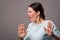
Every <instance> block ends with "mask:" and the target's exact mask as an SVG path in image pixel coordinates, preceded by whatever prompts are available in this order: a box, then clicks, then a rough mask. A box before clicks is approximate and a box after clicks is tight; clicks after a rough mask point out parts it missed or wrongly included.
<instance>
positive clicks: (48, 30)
mask: <svg viewBox="0 0 60 40" xmlns="http://www.w3.org/2000/svg"><path fill="white" fill-rule="evenodd" d="M28 17H29V20H30V21H31V23H30V24H29V25H28V28H27V30H26V31H24V24H20V25H19V26H18V35H19V37H20V40H52V38H55V39H56V40H60V32H59V31H58V29H57V28H56V26H55V24H54V23H53V22H52V21H51V20H45V15H44V8H43V6H42V4H41V3H39V2H35V3H32V4H31V5H29V7H28Z"/></svg>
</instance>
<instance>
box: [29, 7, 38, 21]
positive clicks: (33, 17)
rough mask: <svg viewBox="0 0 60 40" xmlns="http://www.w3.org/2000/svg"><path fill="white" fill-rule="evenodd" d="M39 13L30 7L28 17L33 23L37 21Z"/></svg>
mask: <svg viewBox="0 0 60 40" xmlns="http://www.w3.org/2000/svg"><path fill="white" fill-rule="evenodd" d="M37 16H38V13H37V12H36V11H34V10H33V9H32V8H31V7H28V17H29V20H30V21H31V22H34V21H36V18H37Z"/></svg>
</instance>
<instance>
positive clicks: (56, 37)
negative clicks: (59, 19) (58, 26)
mask: <svg viewBox="0 0 60 40" xmlns="http://www.w3.org/2000/svg"><path fill="white" fill-rule="evenodd" d="M52 37H54V38H55V39H56V40H60V37H58V36H56V35H54V34H53V36H52Z"/></svg>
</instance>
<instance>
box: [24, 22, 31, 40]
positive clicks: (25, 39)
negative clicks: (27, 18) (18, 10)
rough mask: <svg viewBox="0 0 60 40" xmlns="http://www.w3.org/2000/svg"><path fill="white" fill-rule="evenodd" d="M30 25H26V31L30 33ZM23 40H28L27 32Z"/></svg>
mask: <svg viewBox="0 0 60 40" xmlns="http://www.w3.org/2000/svg"><path fill="white" fill-rule="evenodd" d="M30 28H31V23H30V24H29V25H28V28H27V31H30ZM24 40H29V32H28V33H27V34H26V35H25V37H24Z"/></svg>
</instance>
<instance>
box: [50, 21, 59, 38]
mask: <svg viewBox="0 0 60 40" xmlns="http://www.w3.org/2000/svg"><path fill="white" fill-rule="evenodd" d="M51 23H52V27H53V34H54V35H56V36H58V37H60V31H59V30H58V28H57V27H56V25H55V24H54V23H53V22H52V21H51Z"/></svg>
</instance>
